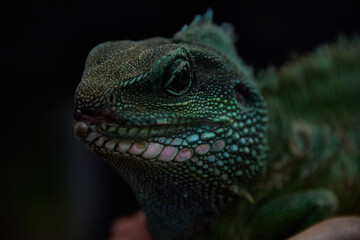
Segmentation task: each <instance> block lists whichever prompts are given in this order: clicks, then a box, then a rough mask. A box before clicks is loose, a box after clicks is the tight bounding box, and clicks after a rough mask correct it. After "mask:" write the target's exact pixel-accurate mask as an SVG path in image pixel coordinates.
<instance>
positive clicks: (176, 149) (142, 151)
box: [74, 121, 225, 162]
mask: <svg viewBox="0 0 360 240" xmlns="http://www.w3.org/2000/svg"><path fill="white" fill-rule="evenodd" d="M170 127H171V126H170ZM74 130H75V134H76V135H78V136H79V138H80V139H81V140H82V141H83V142H84V143H85V144H86V145H87V146H88V147H89V148H99V149H101V150H102V151H106V152H111V153H113V154H121V155H124V156H128V157H138V158H142V159H147V160H149V161H156V160H159V161H164V162H169V161H177V162H183V161H187V160H191V161H197V160H198V158H199V157H201V156H202V155H206V154H208V153H211V152H219V151H221V150H223V149H224V147H225V141H224V140H222V139H220V140H216V141H211V142H208V143H206V142H204V143H201V144H198V143H199V142H201V139H203V140H208V139H210V138H213V137H215V135H214V134H212V133H209V132H207V133H203V134H198V133H195V134H191V135H188V136H187V137H186V138H185V139H183V138H180V137H163V136H162V137H151V138H149V140H142V139H139V138H138V137H139V136H140V137H141V136H142V135H144V136H145V134H149V132H151V128H150V129H149V128H138V127H133V128H124V127H115V126H110V127H109V126H105V125H103V126H100V127H98V126H97V125H92V124H89V123H86V122H84V121H77V122H75V125H74ZM156 130H157V133H158V134H159V132H158V130H159V129H156ZM105 131H106V132H105ZM115 132H116V133H117V135H111V133H115ZM135 136H137V137H136V138H133V139H131V138H130V137H135ZM193 143H196V144H193Z"/></svg>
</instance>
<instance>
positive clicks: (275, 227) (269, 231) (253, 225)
mask: <svg viewBox="0 0 360 240" xmlns="http://www.w3.org/2000/svg"><path fill="white" fill-rule="evenodd" d="M264 201H266V202H265V203H264V202H263V201H261V202H259V203H258V204H257V205H258V206H259V205H260V206H259V207H256V206H255V210H254V212H253V214H252V216H251V219H250V221H249V223H248V224H247V233H248V236H249V238H250V239H284V238H286V237H289V236H291V235H293V234H295V233H297V232H298V231H300V230H302V229H304V228H306V227H309V226H311V225H313V224H315V223H317V222H319V221H321V220H323V219H325V218H327V217H329V216H330V215H331V214H332V213H334V212H335V210H336V209H337V205H338V200H337V197H336V196H335V195H334V193H333V192H332V191H330V190H327V189H315V190H310V191H305V192H297V193H292V194H285V195H282V196H280V197H276V198H275V199H267V200H266V199H265V200H264Z"/></svg>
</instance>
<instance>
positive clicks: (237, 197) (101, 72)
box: [74, 11, 360, 239]
mask: <svg viewBox="0 0 360 240" xmlns="http://www.w3.org/2000/svg"><path fill="white" fill-rule="evenodd" d="M234 40H235V35H234V32H233V30H232V28H231V26H230V25H229V24H224V25H222V26H217V25H214V24H213V23H212V12H211V11H208V12H207V13H206V14H205V15H204V16H197V17H196V18H195V19H194V21H193V22H192V24H190V25H189V26H186V25H185V26H184V28H183V29H182V30H181V31H180V32H178V33H176V34H175V35H174V37H173V38H172V39H165V38H160V37H158V38H151V39H147V40H143V41H137V42H134V41H117V42H107V43H103V44H100V45H98V46H97V47H95V48H94V49H93V50H92V51H91V52H90V54H89V56H88V58H87V61H86V65H85V71H84V74H83V77H82V81H81V82H80V84H79V86H78V88H77V90H76V93H75V113H74V116H75V120H76V123H75V133H76V134H77V135H78V136H79V138H80V139H81V140H82V141H83V142H84V143H85V145H86V146H87V147H88V148H89V149H90V150H91V151H93V152H94V153H96V154H97V155H98V156H100V157H101V158H102V159H104V161H105V162H107V163H108V164H110V165H111V166H112V167H114V168H115V169H116V170H117V171H118V172H119V173H120V175H121V176H122V177H123V178H124V179H125V180H126V181H127V182H128V183H129V185H130V186H131V187H132V189H133V191H134V192H135V194H136V196H137V199H138V201H139V204H140V206H141V207H142V209H143V210H144V212H145V214H146V217H147V222H148V227H149V230H150V233H151V235H152V236H153V237H154V238H155V239H188V238H193V237H194V236H198V237H199V238H200V237H204V238H209V236H212V237H214V238H215V239H216V237H218V236H222V237H225V238H229V239H233V238H240V236H242V237H244V238H258V237H264V236H265V237H268V238H273V239H276V238H281V237H284V236H287V235H288V234H292V233H294V232H296V231H297V230H299V229H301V228H303V227H306V226H308V225H310V224H312V223H314V222H316V221H319V220H321V219H323V218H325V217H327V216H329V215H330V214H332V213H333V212H335V210H336V209H337V206H338V198H337V195H336V194H338V193H339V191H337V192H336V191H335V190H336V189H335V190H334V189H333V188H332V185H331V184H328V182H329V181H327V182H326V181H321V184H320V183H319V184H312V181H313V180H314V179H313V177H314V176H315V175H316V174H320V173H322V172H326V171H322V172H321V171H320V169H322V170H323V168H331V169H332V168H334V166H335V165H336V164H338V165H339V166H342V165H349V164H350V165H351V164H352V165H351V166H346V167H347V168H346V169H345V170H346V171H347V172H342V171H341V174H339V172H340V170H339V171H335V172H334V176H333V178H331V179H330V178H329V180H333V179H336V180H339V181H345V182H347V181H349V182H350V183H349V184H348V186H346V188H345V189H340V193H341V194H344V192H345V195H346V193H349V192H348V191H349V189H352V188H353V187H356V186H360V184H359V182H360V180H359V173H360V170H359V152H358V150H357V149H358V146H359V142H360V141H359V134H356V133H357V132H356V131H357V130H358V129H356V131H355V132H354V129H355V128H353V129H352V128H350V127H348V128H346V130H343V128H341V127H342V126H343V125H346V126H352V124H353V122H354V121H355V122H356V120H358V116H359V113H358V112H355V113H353V115H352V116H354V117H353V118H351V117H349V118H347V120H344V123H342V122H341V124H340V126H338V125H336V123H339V122H338V121H336V120H334V121H333V122H334V124H333V125H336V127H337V128H336V129H335V130H333V129H332V128H330V127H331V124H330V127H328V126H322V125H319V124H318V123H319V122H320V123H322V119H324V118H325V117H326V116H327V115H326V114H322V115H321V114H320V116H315V117H313V118H314V119H315V120H314V119H308V118H304V119H302V118H299V117H298V116H297V115H296V114H300V115H301V112H299V111H298V109H301V107H298V108H296V109H295V110H294V111H293V112H291V114H292V115H291V117H287V115H286V114H288V111H289V110H288V109H289V107H288V106H282V105H283V103H284V102H285V100H284V99H285V98H286V97H287V99H286V100H289V101H291V99H292V98H293V95H291V93H294V92H295V90H294V89H296V87H295V86H296V84H289V87H288V89H289V92H290V94H289V95H284V97H283V98H276V97H274V96H276V94H279V92H281V90H282V91H284V92H285V90H283V89H281V87H277V84H278V85H280V84H283V83H282V82H285V83H284V84H287V81H286V79H287V78H288V77H287V76H286V74H291V73H287V72H286V71H283V73H282V74H279V75H276V74H274V73H272V72H271V71H270V72H267V73H266V74H264V75H263V76H262V77H259V79H266V80H264V81H259V86H260V88H261V89H262V92H263V94H261V93H260V91H259V90H258V87H257V86H256V83H255V80H254V79H255V78H254V76H253V75H252V73H251V71H250V70H249V69H248V68H247V67H246V66H245V65H244V64H243V62H242V61H241V60H240V58H239V57H238V55H237V53H236V50H235V47H234ZM358 46H359V45H358ZM357 50H358V49H357ZM288 69H291V68H290V67H289V68H288ZM283 76H284V77H283ZM357 76H359V75H357ZM282 77H283V78H284V79H285V80H283V79H282ZM268 79H270V80H272V81H273V82H275V83H274V84H269V82H271V81H270V80H268ZM299 81H300V80H299ZM299 81H298V82H299ZM356 81H357V80H354V81H353V82H356ZM294 82H295V83H298V82H296V81H295V80H294ZM279 83H280V84H279ZM351 83H352V82H351ZM280 86H282V85H280ZM292 86H294V87H293V88H292V89H291V87H292ZM279 89H280V90H279ZM290 90H293V92H291V91H290ZM274 93H275V94H274ZM316 94H317V93H314V94H313V95H314V96H317V95H316ZM308 95H309V94H308ZM264 96H265V99H266V101H267V102H268V104H270V106H269V109H270V111H269V115H268V110H267V107H266V105H265V100H264ZM310 97H313V96H311V95H310ZM357 99H358V98H357ZM294 101H295V100H294ZM339 106H340V107H339V109H341V103H339ZM271 107H273V108H271ZM287 107H288V108H287ZM355 110H357V111H358V109H356V108H355ZM289 112H290V111H289ZM289 116H290V114H289ZM292 116H293V117H292ZM309 116H310V115H309ZM311 116H312V115H311ZM269 117H270V120H269ZM284 119H287V120H288V121H284ZM319 119H320V120H319ZM354 119H355V120H354ZM310 120H311V121H310ZM316 120H318V121H316ZM268 128H269V131H268ZM290 133H291V134H290ZM352 133H353V134H352ZM268 135H269V140H270V141H268ZM345 136H346V137H345ZM344 141H345V143H344V146H342V145H341V146H340V145H339V143H340V142H344ZM345 145H346V146H345ZM335 146H338V148H335ZM269 149H270V151H269ZM314 152H315V153H314ZM316 154H317V155H316ZM326 154H328V155H326ZM339 154H340V155H341V156H339ZM334 156H335V157H334ZM344 158H345V159H346V160H342V159H344ZM314 159H317V160H316V161H314ZM266 161H267V162H268V163H267V164H268V167H267V168H265V162H266ZM349 168H350V169H351V170H352V171H353V172H352V173H351V174H350V173H349V171H351V170H349ZM331 169H330V170H331ZM328 170H329V169H328ZM265 171H266V174H264V173H265ZM264 175H265V177H264ZM343 175H345V177H344V176H343ZM318 176H319V175H318ZM321 179H323V180H325V179H326V176H322V178H321ZM311 185H313V186H311ZM328 187H329V188H328ZM248 189H249V190H248ZM307 189H311V190H309V191H305V190H307ZM338 190H339V189H338ZM341 190H343V192H341ZM333 191H335V192H336V194H335V193H334V192H333ZM249 192H251V194H250V193H249ZM252 195H253V196H252ZM348 195H349V196H345V197H344V199H345V200H347V199H349V198H351V197H354V196H355V197H359V191H354V192H353V194H348ZM254 200H255V203H252V202H253V201H254ZM302 200H305V201H302ZM340 200H342V199H340ZM340 202H342V201H340ZM345 202H347V203H349V205H348V206H347V208H348V209H346V207H343V205H341V204H340V209H341V208H342V207H343V209H342V210H344V211H343V212H345V213H346V212H348V213H349V212H351V211H354V203H355V201H353V202H351V201H345ZM314 203H315V204H314ZM317 203H319V206H318V205H316V204H317ZM230 206H233V207H234V208H230ZM309 206H310V207H309ZM314 206H315V207H314ZM276 208H279V210H278V212H279V214H280V217H276V218H275V219H278V220H279V221H271V218H274V217H273V212H272V210H274V209H276ZM231 209H237V211H234V210H231ZM309 209H311V211H314V212H316V213H318V212H319V214H313V215H314V216H312V217H311V216H310V217H309V215H311V214H309V211H310V210H309ZM314 209H315V210H314ZM318 209H319V211H317V210H318ZM356 211H357V212H359V209H357V210H356ZM353 213H355V212H353ZM284 219H292V220H293V221H291V223H292V225H291V226H289V227H288V228H294V223H296V222H297V221H299V219H300V220H301V221H302V223H303V224H302V226H298V228H297V229H291V231H290V230H289V231H278V228H279V227H280V228H281V227H282V226H283V227H284V228H287V226H286V223H284V222H283V220H284ZM268 221H270V222H271V223H270V224H267V223H268ZM289 223H290V221H289ZM259 228H261V229H264V231H260V233H259V231H258V230H259ZM203 229H206V231H205V230H203ZM201 230H203V231H201ZM209 233H210V235H209ZM204 234H205V235H204ZM264 234H265V235H264ZM269 234H270V235H269ZM286 234H287V235H286Z"/></svg>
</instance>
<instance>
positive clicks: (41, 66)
mask: <svg viewBox="0 0 360 240" xmlns="http://www.w3.org/2000/svg"><path fill="white" fill-rule="evenodd" d="M266 2H267V3H264V2H255V1H234V2H229V1H213V2H211V1H210V2H195V1H192V3H189V2H185V1H168V2H152V1H142V2H140V1H135V0H132V1H127V2H126V3H124V2H122V1H112V2H110V1H109V2H108V1H98V2H92V1H71V2H68V3H67V2H60V1H43V2H34V1H11V2H5V3H1V5H2V6H1V10H0V11H1V29H0V31H1V33H2V34H1V35H2V37H1V41H2V42H3V41H4V40H5V42H3V43H2V44H1V57H2V61H3V64H2V69H1V71H2V74H1V75H0V76H1V90H2V91H1V92H2V94H1V97H2V101H1V118H2V120H3V121H2V122H3V123H2V125H1V126H2V128H1V129H2V130H1V131H2V134H1V136H2V140H3V141H2V142H3V143H2V149H1V153H2V154H1V156H2V161H1V163H2V167H1V174H0V176H1V183H2V185H3V186H2V187H1V196H0V198H1V200H2V201H1V213H0V214H1V216H0V226H1V227H3V228H4V229H3V230H1V231H0V238H1V239H40V240H42V239H80V240H82V239H106V238H107V236H108V231H109V227H110V226H111V223H112V222H113V221H114V220H115V219H116V218H118V217H119V216H123V215H126V214H131V213H133V212H134V211H135V210H136V209H137V204H136V200H135V197H134V196H133V194H132V192H131V191H130V189H129V188H128V186H127V185H126V184H125V183H124V182H123V181H122V180H121V179H120V177H119V176H118V175H117V174H116V173H115V171H113V170H112V169H111V168H110V167H108V166H107V165H105V164H104V163H103V162H102V161H101V160H99V159H97V158H96V157H95V156H94V155H93V154H91V153H90V152H88V151H87V150H86V149H85V147H84V146H83V145H82V144H81V143H80V142H79V141H77V139H76V137H75V136H74V135H73V130H72V109H73V93H74V91H75V88H76V86H77V84H78V83H79V81H80V79H81V75H82V71H83V66H84V62H85V59H86V56H87V53H88V52H89V51H90V50H91V48H92V47H94V46H95V45H96V44H98V43H101V42H104V41H108V40H122V39H132V40H140V39H144V38H149V37H154V36H164V37H171V36H172V35H173V34H174V33H175V32H176V31H178V30H179V29H180V28H181V27H182V26H183V24H185V23H186V24H188V23H190V22H191V21H192V19H193V17H194V16H195V15H196V14H200V13H201V14H202V13H204V12H205V11H206V10H207V8H208V7H211V8H213V10H214V20H215V22H216V23H222V22H231V23H233V25H234V27H235V29H236V31H237V33H238V41H237V44H236V46H237V49H238V51H239V53H240V55H241V56H242V58H243V59H244V61H245V62H246V63H247V64H249V65H251V66H254V69H255V70H259V69H261V68H263V67H266V66H268V65H270V64H275V65H276V66H280V65H281V64H282V63H284V62H285V61H286V60H287V59H288V58H289V56H290V54H291V53H293V52H297V53H300V54H304V53H307V52H309V51H311V50H313V49H314V47H315V46H317V45H319V44H321V43H324V42H331V41H334V40H335V39H336V37H337V36H338V35H339V34H340V33H344V34H352V33H354V32H359V30H360V4H359V3H360V1H337V2H331V1H326V2H319V1H315V0H314V1H286V2H274V1H266ZM4 133H5V134H4ZM4 143H5V144H4ZM2 235H3V236H2Z"/></svg>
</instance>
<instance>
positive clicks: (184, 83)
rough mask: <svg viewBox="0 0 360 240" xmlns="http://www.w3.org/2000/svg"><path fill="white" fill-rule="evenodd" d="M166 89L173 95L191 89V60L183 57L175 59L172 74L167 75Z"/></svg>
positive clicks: (171, 69)
mask: <svg viewBox="0 0 360 240" xmlns="http://www.w3.org/2000/svg"><path fill="white" fill-rule="evenodd" d="M166 79H167V82H166V83H165V89H166V91H167V92H168V93H170V94H172V95H176V96H179V95H181V94H184V93H185V92H186V91H187V90H189V88H190V85H191V74H190V65H189V62H187V61H184V60H182V59H178V60H177V61H175V62H174V63H173V64H172V66H171V68H170V74H168V77H166Z"/></svg>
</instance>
